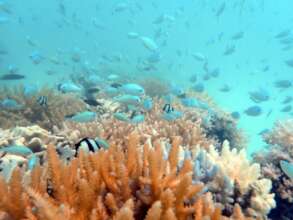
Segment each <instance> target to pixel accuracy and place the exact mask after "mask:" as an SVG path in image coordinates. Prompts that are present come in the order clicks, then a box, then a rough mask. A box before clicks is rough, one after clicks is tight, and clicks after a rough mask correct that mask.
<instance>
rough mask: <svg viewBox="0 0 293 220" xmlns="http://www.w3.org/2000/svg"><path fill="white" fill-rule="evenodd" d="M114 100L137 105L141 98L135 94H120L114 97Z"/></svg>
mask: <svg viewBox="0 0 293 220" xmlns="http://www.w3.org/2000/svg"><path fill="white" fill-rule="evenodd" d="M114 101H116V102H119V103H121V104H125V105H139V104H140V102H141V99H140V98H139V96H135V95H127V94H126V95H121V96H117V97H115V98H114Z"/></svg>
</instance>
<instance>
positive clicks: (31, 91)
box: [23, 85, 39, 98]
mask: <svg viewBox="0 0 293 220" xmlns="http://www.w3.org/2000/svg"><path fill="white" fill-rule="evenodd" d="M38 90H39V89H38V87H37V86H36V85H25V86H24V88H23V94H24V96H25V97H26V98H29V97H32V96H34V95H35V94H37V93H38Z"/></svg>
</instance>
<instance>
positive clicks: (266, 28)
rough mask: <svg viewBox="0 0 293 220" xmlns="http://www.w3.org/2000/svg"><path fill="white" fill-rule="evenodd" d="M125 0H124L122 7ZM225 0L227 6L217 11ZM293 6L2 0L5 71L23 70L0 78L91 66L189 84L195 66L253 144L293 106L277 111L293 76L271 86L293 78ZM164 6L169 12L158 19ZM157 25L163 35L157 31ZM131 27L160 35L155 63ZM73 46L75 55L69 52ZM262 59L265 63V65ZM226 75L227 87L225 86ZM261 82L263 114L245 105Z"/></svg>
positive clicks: (31, 77)
mask: <svg viewBox="0 0 293 220" xmlns="http://www.w3.org/2000/svg"><path fill="white" fill-rule="evenodd" d="M123 4H124V5H125V8H123V7H122V9H120V10H119V8H118V7H119V6H121V5H122V6H123ZM223 4H225V6H224V10H223V12H222V13H221V14H220V15H219V16H216V13H217V11H219V9H220V8H221V6H222V5H223ZM3 5H4V6H3ZM290 6H291V7H290ZM292 6H293V4H292V2H291V1H289V0H287V1H285V0H284V1H273V0H267V1H264V0H256V1H245V0H237V1H236V0H235V1H223V0H222V1H220V0H194V1H191V0H182V1H178V0H169V1H163V0H161V1H134V0H133V1H131V0H129V1H69V0H64V1H62V0H58V1H57V0H54V1H53V0H52V1H38V0H30V1H23V0H7V1H5V0H2V1H1V3H0V36H1V38H0V39H1V40H0V51H4V52H3V53H2V54H1V55H0V74H1V75H2V74H6V73H7V72H8V70H9V66H11V65H12V66H14V67H15V68H17V69H18V73H19V74H23V75H25V76H26V78H25V79H24V80H16V81H0V85H2V86H3V85H8V86H13V85H19V84H27V83H33V84H37V85H46V84H49V85H50V86H55V85H56V83H58V82H60V81H62V80H65V79H68V78H69V76H70V75H71V74H73V73H82V72H84V71H88V70H89V69H94V71H95V72H96V73H97V74H104V75H105V74H108V72H109V73H110V72H111V73H112V72H114V73H127V74H129V75H131V74H133V75H141V76H144V75H145V76H152V75H154V76H160V77H163V78H167V79H168V80H170V81H173V82H176V83H178V84H180V85H182V86H186V87H189V86H191V85H192V84H191V83H190V81H189V78H190V76H192V75H193V74H197V76H198V77H197V78H198V82H202V83H203V84H204V86H205V89H206V91H207V92H208V93H209V95H210V96H211V97H212V98H213V99H214V100H215V101H216V102H217V103H218V104H219V106H221V108H223V109H224V110H226V111H228V112H233V111H238V112H240V113H241V118H240V121H239V126H240V127H241V128H243V129H244V130H245V133H246V134H247V136H248V138H249V143H248V150H249V153H252V152H255V151H257V150H259V149H261V148H262V147H263V146H264V143H263V142H262V139H261V137H260V136H259V135H258V133H259V132H260V131H262V130H263V129H265V128H271V127H272V126H273V123H274V122H275V121H276V120H280V119H283V118H288V117H292V111H291V112H289V113H288V112H287V113H284V112H281V111H280V109H281V108H282V105H281V104H280V103H281V101H282V100H283V99H284V98H285V97H286V96H287V95H292V86H291V87H290V88H288V89H279V88H276V87H274V82H275V81H276V80H280V79H286V80H290V81H291V82H292V81H293V68H290V67H289V66H287V65H286V64H285V63H284V61H285V60H288V59H292V58H293V55H292V49H289V50H287V51H283V50H282V47H283V46H282V45H281V44H280V43H279V41H278V39H276V38H275V35H276V34H278V33H279V32H281V31H283V30H285V29H292V21H293V15H292V13H291V8H292ZM219 13H220V12H219ZM162 15H167V19H165V20H164V21H163V22H162V23H159V24H154V21H155V20H157V19H158V18H159V17H160V16H162ZM160 31H161V36H160V37H158V38H155V35H156V33H157V34H158V33H159V32H160ZM129 32H136V33H138V35H139V36H146V37H149V38H150V39H153V40H154V41H155V42H156V44H157V45H158V51H159V53H160V55H161V58H160V60H159V62H158V63H156V64H155V66H156V70H152V71H140V70H138V69H137V65H138V64H139V63H140V61H141V60H142V59H145V58H147V57H148V56H150V55H151V54H152V53H151V52H150V51H149V50H148V49H147V48H145V47H144V46H143V44H142V42H141V41H140V40H139V39H130V38H129V37H128V35H127V34H128V33H129ZM238 32H243V38H241V39H238V40H232V39H231V38H232V36H234V35H235V34H236V33H238ZM290 36H293V33H292V34H291V35H290ZM229 46H235V52H234V53H233V54H231V55H227V56H225V55H223V53H224V52H225V50H226V48H227V47H229ZM292 47H293V43H292ZM36 53H37V54H39V55H40V56H41V58H40V62H39V63H38V64H36V63H34V62H33V60H32V59H31V58H30V55H32V54H36ZM194 53H200V54H202V55H204V57H206V59H207V61H208V67H209V69H210V70H212V69H216V68H218V69H219V76H218V77H217V78H211V79H209V80H206V81H205V80H203V79H202V78H203V76H204V74H205V72H204V70H203V64H204V62H202V61H197V60H196V59H195V58H194V57H193V56H192V54H194ZM74 54H76V55H78V57H79V58H80V61H79V62H74V61H73V60H72V56H73V55H74ZM52 60H54V61H52ZM266 67H268V70H267V71H263V70H264V68H266ZM225 84H227V85H229V87H231V91H229V92H226V93H224V92H220V91H219V89H220V88H221V87H223V85H225ZM260 87H261V88H265V89H266V90H267V91H268V92H269V94H270V99H269V101H267V102H264V103H261V104H259V106H261V108H262V110H263V113H262V115H260V116H257V117H251V116H247V115H245V114H244V113H243V111H244V110H245V109H246V108H248V107H250V106H251V105H254V103H253V101H252V100H251V99H250V98H249V95H248V93H249V92H250V91H253V90H257V89H258V88H260ZM269 112H271V114H270V115H269V116H267V114H268V113H269Z"/></svg>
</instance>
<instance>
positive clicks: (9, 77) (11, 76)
mask: <svg viewBox="0 0 293 220" xmlns="http://www.w3.org/2000/svg"><path fill="white" fill-rule="evenodd" d="M24 78H25V76H24V75H21V74H16V73H12V74H5V75H2V76H1V77H0V80H19V79H24Z"/></svg>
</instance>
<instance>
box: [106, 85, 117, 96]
mask: <svg viewBox="0 0 293 220" xmlns="http://www.w3.org/2000/svg"><path fill="white" fill-rule="evenodd" d="M104 93H105V94H106V95H107V96H110V97H114V96H117V95H118V94H119V90H118V89H117V88H115V87H112V86H108V87H106V88H105V89H104Z"/></svg>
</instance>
